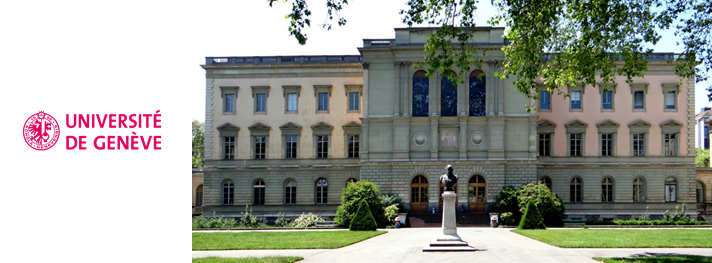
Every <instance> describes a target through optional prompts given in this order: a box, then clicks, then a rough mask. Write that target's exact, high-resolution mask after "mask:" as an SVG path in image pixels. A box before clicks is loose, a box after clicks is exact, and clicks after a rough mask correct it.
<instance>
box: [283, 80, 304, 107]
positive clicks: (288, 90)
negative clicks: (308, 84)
mask: <svg viewBox="0 0 712 263" xmlns="http://www.w3.org/2000/svg"><path fill="white" fill-rule="evenodd" d="M301 90H302V86H299V85H283V86H282V96H283V97H284V114H297V113H299V97H300V94H301ZM291 94H294V95H295V96H296V100H295V102H294V104H295V105H294V110H293V111H290V110H289V95H291Z"/></svg>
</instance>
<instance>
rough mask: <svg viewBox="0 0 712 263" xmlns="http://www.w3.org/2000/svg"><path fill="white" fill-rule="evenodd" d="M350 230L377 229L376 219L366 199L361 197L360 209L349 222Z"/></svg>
mask: <svg viewBox="0 0 712 263" xmlns="http://www.w3.org/2000/svg"><path fill="white" fill-rule="evenodd" d="M349 230H371V231H375V230H376V220H375V219H374V218H373V214H371V209H370V208H369V207H368V203H367V202H366V200H364V199H361V202H359V203H358V210H357V211H356V214H355V215H354V218H353V220H351V224H349Z"/></svg>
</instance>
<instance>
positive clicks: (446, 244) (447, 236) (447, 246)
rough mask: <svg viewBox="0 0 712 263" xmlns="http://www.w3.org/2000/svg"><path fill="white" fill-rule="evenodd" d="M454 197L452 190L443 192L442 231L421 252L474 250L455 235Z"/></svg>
mask: <svg viewBox="0 0 712 263" xmlns="http://www.w3.org/2000/svg"><path fill="white" fill-rule="evenodd" d="M456 197H457V194H456V193H455V192H454V191H445V192H443V227H442V229H443V233H442V235H438V236H437V237H436V238H435V242H432V243H430V244H429V245H428V246H425V247H424V248H423V252H444V251H476V249H475V248H473V247H471V246H469V245H468V244H467V242H465V241H464V240H462V239H460V236H458V235H457V223H456V221H455V210H456V208H455V198H456Z"/></svg>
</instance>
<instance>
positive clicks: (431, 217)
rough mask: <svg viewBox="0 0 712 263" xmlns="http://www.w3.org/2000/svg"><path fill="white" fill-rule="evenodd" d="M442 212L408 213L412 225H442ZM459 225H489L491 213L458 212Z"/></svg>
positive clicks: (457, 220)
mask: <svg viewBox="0 0 712 263" xmlns="http://www.w3.org/2000/svg"><path fill="white" fill-rule="evenodd" d="M442 217H443V215H442V214H441V213H436V214H428V213H411V214H408V221H409V226H410V227H418V228H422V227H442ZM456 217H457V218H456V220H455V221H456V223H457V226H458V227H489V214H487V213H485V212H471V213H457V214H456Z"/></svg>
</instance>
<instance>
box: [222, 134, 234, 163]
mask: <svg viewBox="0 0 712 263" xmlns="http://www.w3.org/2000/svg"><path fill="white" fill-rule="evenodd" d="M223 157H224V159H228V160H232V159H235V137H225V154H224V155H223Z"/></svg>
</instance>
